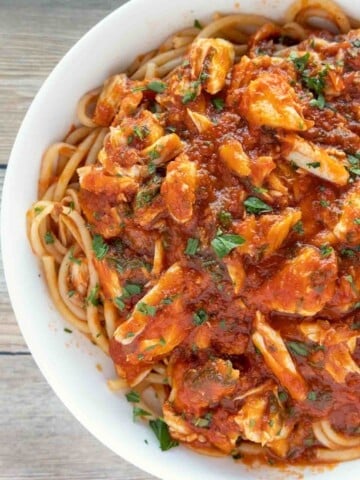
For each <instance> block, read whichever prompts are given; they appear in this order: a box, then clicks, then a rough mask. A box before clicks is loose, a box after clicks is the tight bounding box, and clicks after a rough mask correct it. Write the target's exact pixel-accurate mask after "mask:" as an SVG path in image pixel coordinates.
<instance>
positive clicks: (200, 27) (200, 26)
mask: <svg viewBox="0 0 360 480" xmlns="http://www.w3.org/2000/svg"><path fill="white" fill-rule="evenodd" d="M194 27H195V28H198V29H199V30H202V29H203V26H202V25H201V23H200V22H199V20H198V19H197V18H195V20H194Z"/></svg>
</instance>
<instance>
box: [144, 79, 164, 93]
mask: <svg viewBox="0 0 360 480" xmlns="http://www.w3.org/2000/svg"><path fill="white" fill-rule="evenodd" d="M147 89H148V90H152V91H153V92H156V93H163V92H165V90H166V83H164V82H160V81H159V80H152V81H151V82H149V83H148V84H147Z"/></svg>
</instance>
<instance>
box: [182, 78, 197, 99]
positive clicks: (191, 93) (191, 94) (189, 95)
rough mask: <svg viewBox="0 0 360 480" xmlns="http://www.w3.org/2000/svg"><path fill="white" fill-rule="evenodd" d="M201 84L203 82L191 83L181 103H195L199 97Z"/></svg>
mask: <svg viewBox="0 0 360 480" xmlns="http://www.w3.org/2000/svg"><path fill="white" fill-rule="evenodd" d="M200 84H201V80H196V81H195V82H191V84H190V87H189V89H188V90H186V92H185V93H184V95H183V97H182V99H181V101H182V103H183V104H184V105H186V104H188V103H190V102H193V101H194V100H195V98H196V97H197V95H198V87H199V85H200Z"/></svg>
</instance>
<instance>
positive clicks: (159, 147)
mask: <svg viewBox="0 0 360 480" xmlns="http://www.w3.org/2000/svg"><path fill="white" fill-rule="evenodd" d="M183 148H184V145H183V143H182V141H181V140H180V138H179V137H178V136H177V135H176V133H170V134H169V135H164V136H163V137H161V138H159V139H158V140H157V141H156V142H154V143H153V144H152V145H150V146H149V147H147V148H145V149H144V150H142V151H141V156H142V157H146V158H148V159H150V160H151V161H152V163H153V164H154V165H162V164H164V163H167V162H168V161H169V160H172V159H173V158H175V157H176V156H177V155H179V153H180V152H181V151H182V150H183Z"/></svg>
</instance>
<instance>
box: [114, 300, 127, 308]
mask: <svg viewBox="0 0 360 480" xmlns="http://www.w3.org/2000/svg"><path fill="white" fill-rule="evenodd" d="M114 303H115V305H116V306H117V308H118V309H119V310H124V308H125V302H124V300H123V299H122V297H115V298H114Z"/></svg>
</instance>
